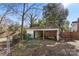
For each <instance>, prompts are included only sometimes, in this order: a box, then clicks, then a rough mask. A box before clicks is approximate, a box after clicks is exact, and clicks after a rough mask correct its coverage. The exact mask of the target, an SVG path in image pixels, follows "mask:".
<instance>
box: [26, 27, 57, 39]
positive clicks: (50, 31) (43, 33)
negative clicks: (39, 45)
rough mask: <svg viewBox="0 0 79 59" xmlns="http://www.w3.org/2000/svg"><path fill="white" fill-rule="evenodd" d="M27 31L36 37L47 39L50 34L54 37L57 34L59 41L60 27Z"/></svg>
mask: <svg viewBox="0 0 79 59" xmlns="http://www.w3.org/2000/svg"><path fill="white" fill-rule="evenodd" d="M26 31H27V33H29V34H31V35H32V37H33V38H34V39H35V38H39V37H42V39H43V40H45V38H46V37H49V36H51V37H53V36H55V35H56V39H57V41H59V29H58V28H54V29H27V30H26ZM39 33H40V34H41V36H39Z"/></svg>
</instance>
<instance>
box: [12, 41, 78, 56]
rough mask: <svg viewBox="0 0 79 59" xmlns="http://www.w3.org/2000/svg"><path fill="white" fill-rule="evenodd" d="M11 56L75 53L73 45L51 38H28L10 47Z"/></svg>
mask: <svg viewBox="0 0 79 59" xmlns="http://www.w3.org/2000/svg"><path fill="white" fill-rule="evenodd" d="M11 55H12V56H65V55H67V56H69V55H70V56H71V55H77V54H76V50H75V47H74V46H73V45H70V44H67V43H58V44H57V43H56V41H53V40H28V41H23V42H21V44H19V46H18V44H16V45H15V46H14V47H13V48H12V49H11Z"/></svg>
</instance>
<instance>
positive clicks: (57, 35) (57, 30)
mask: <svg viewBox="0 0 79 59" xmlns="http://www.w3.org/2000/svg"><path fill="white" fill-rule="evenodd" d="M57 41H59V30H57Z"/></svg>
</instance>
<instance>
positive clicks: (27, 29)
mask: <svg viewBox="0 0 79 59" xmlns="http://www.w3.org/2000/svg"><path fill="white" fill-rule="evenodd" d="M26 30H38V31H40V30H44V31H45V30H59V29H58V28H55V29H26Z"/></svg>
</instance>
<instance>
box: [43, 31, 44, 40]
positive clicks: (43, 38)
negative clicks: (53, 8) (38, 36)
mask: <svg viewBox="0 0 79 59" xmlns="http://www.w3.org/2000/svg"><path fill="white" fill-rule="evenodd" d="M43 40H44V30H43Z"/></svg>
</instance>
